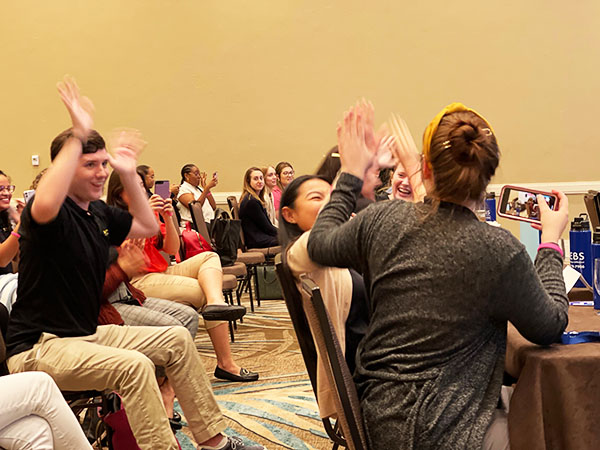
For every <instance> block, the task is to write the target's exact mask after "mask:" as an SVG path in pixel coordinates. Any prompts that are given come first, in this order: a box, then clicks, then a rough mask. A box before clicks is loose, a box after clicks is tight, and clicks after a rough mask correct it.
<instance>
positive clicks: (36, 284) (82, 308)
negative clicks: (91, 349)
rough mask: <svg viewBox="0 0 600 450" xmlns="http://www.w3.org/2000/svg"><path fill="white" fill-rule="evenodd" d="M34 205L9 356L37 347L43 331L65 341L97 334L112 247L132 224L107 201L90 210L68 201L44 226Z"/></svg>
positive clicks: (25, 218)
mask: <svg viewBox="0 0 600 450" xmlns="http://www.w3.org/2000/svg"><path fill="white" fill-rule="evenodd" d="M33 201H35V199H34V200H33ZM33 201H30V202H29V203H28V204H27V206H26V207H25V209H24V211H23V213H22V214H21V227H20V228H19V233H20V234H21V238H20V240H19V244H20V251H21V259H20V261H19V286H18V289H17V301H16V302H15V304H14V305H13V309H12V312H11V316H10V322H9V325H8V333H7V337H6V346H7V350H8V356H12V355H15V354H17V353H20V352H23V351H26V350H29V349H31V348H32V347H33V345H34V344H35V343H36V342H37V341H38V339H39V338H40V336H41V334H42V332H47V333H52V334H55V335H57V336H59V337H73V336H87V335H90V334H94V333H95V332H96V327H97V326H98V312H99V310H100V297H101V294H102V285H103V284H104V275H105V272H106V261H107V260H108V249H109V247H110V246H111V245H120V244H121V243H122V242H123V240H124V239H125V237H126V236H127V234H128V233H129V230H130V228H131V222H132V217H131V215H130V214H129V213H128V212H126V211H123V210H120V209H117V208H113V207H110V206H107V205H106V204H105V203H104V202H102V201H95V202H91V203H90V205H89V208H88V210H87V211H85V210H83V209H81V208H80V207H79V206H77V204H76V203H75V202H74V201H73V200H71V199H70V198H68V197H67V199H66V200H65V202H64V203H63V205H62V207H61V208H60V210H59V213H58V215H57V216H56V218H55V219H54V220H53V221H52V222H49V223H47V224H43V225H41V224H38V223H37V222H35V220H33V218H32V217H31V204H32V202H33Z"/></svg>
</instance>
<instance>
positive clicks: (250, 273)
mask: <svg viewBox="0 0 600 450" xmlns="http://www.w3.org/2000/svg"><path fill="white" fill-rule="evenodd" d="M248 269H249V270H248V277H247V278H248V279H247V281H246V283H247V287H248V296H249V297H250V310H251V311H252V312H254V295H253V294H252V279H253V278H254V280H255V282H256V266H255V265H252V266H250V267H249V268H248ZM254 292H256V291H254Z"/></svg>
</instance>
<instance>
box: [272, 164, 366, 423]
mask: <svg viewBox="0 0 600 450" xmlns="http://www.w3.org/2000/svg"><path fill="white" fill-rule="evenodd" d="M330 192H331V185H330V184H329V183H328V182H327V181H326V180H325V179H323V178H322V177H320V176H317V175H302V176H300V177H298V178H296V179H294V180H293V181H292V182H291V183H290V184H288V185H287V187H286V188H285V190H284V191H283V195H282V196H281V209H280V216H281V221H280V225H279V239H280V242H281V244H282V245H285V246H287V247H286V249H285V250H284V251H285V252H286V256H287V262H288V265H289V268H290V270H291V271H292V274H293V275H294V277H295V278H296V280H297V282H298V285H299V284H300V276H301V275H304V274H306V275H307V276H308V277H309V278H310V279H312V280H314V281H315V282H316V283H317V284H318V286H319V288H320V289H321V294H322V295H323V302H324V303H325V307H326V308H327V312H328V314H329V317H330V319H331V322H332V324H333V327H334V329H335V332H336V334H337V337H338V340H339V341H340V345H341V346H342V351H343V352H344V355H345V357H346V362H347V364H348V368H349V369H350V373H352V372H353V371H354V368H355V366H356V363H355V357H356V351H357V348H358V344H359V342H360V340H361V339H362V337H363V336H364V334H365V331H366V327H367V322H368V315H369V313H368V310H367V294H366V291H365V286H364V282H363V279H362V277H361V276H360V275H359V274H358V273H357V272H355V271H353V270H348V269H340V268H337V267H323V266H321V265H319V264H317V263H315V262H313V261H312V260H311V259H310V258H309V256H308V251H307V248H306V246H307V242H308V238H309V236H310V230H311V228H312V227H313V225H314V223H315V221H316V220H317V215H318V214H319V211H320V210H321V208H322V207H323V206H324V205H325V204H327V202H328V201H329V193H330ZM300 291H301V292H302V290H301V289H300ZM317 388H318V391H317V392H318V404H319V413H320V414H321V417H329V416H332V415H333V414H334V413H335V407H334V401H333V395H332V391H331V388H330V386H329V381H328V380H327V377H326V374H325V372H324V368H323V367H322V364H321V362H320V361H319V362H318V365H317Z"/></svg>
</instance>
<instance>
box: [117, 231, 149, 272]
mask: <svg viewBox="0 0 600 450" xmlns="http://www.w3.org/2000/svg"><path fill="white" fill-rule="evenodd" d="M138 241H142V242H143V239H128V240H126V241H125V242H123V244H122V245H121V248H120V250H119V257H118V258H117V264H119V267H121V269H123V272H125V273H126V274H127V276H128V277H129V278H130V279H131V278H133V277H134V276H136V275H140V274H142V273H144V268H145V267H146V265H147V264H148V261H147V259H146V256H145V255H144V251H143V246H142V247H141V248H140V242H138ZM142 245H143V244H142Z"/></svg>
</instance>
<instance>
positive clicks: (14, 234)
mask: <svg viewBox="0 0 600 450" xmlns="http://www.w3.org/2000/svg"><path fill="white" fill-rule="evenodd" d="M10 234H12V235H13V236H14V237H16V238H17V239H18V238H20V237H21V235H20V234H19V233H17V232H16V231H11V232H10Z"/></svg>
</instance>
